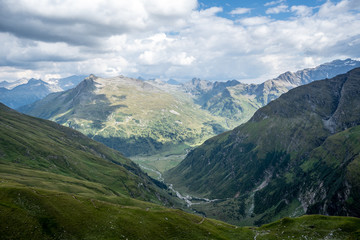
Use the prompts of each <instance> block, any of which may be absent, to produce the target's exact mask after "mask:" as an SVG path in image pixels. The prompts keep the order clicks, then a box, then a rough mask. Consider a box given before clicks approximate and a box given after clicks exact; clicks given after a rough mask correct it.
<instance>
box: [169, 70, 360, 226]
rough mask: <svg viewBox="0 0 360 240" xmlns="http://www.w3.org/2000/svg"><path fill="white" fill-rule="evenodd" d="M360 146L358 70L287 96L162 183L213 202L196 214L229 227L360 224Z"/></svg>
mask: <svg viewBox="0 0 360 240" xmlns="http://www.w3.org/2000/svg"><path fill="white" fill-rule="evenodd" d="M298 73H299V72H297V74H298ZM297 74H286V75H289V76H294V75H297ZM309 75H312V74H309ZM301 76H302V75H301ZM280 79H287V80H286V81H285V80H282V81H283V82H288V83H289V84H291V86H293V84H302V83H306V82H307V81H308V80H301V81H300V80H299V81H293V78H292V80H290V79H289V78H287V77H285V75H282V77H281V78H280ZM359 146H360V68H356V69H354V70H351V71H350V72H348V73H346V74H342V75H338V76H336V77H334V78H331V79H326V80H321V81H315V82H312V83H310V84H307V85H304V86H300V87H297V88H295V89H292V90H290V91H289V92H287V93H285V94H283V95H282V96H281V97H279V98H278V99H276V100H274V101H271V102H270V103H269V104H268V105H266V106H265V107H263V108H261V109H259V110H258V111H256V113H255V114H254V116H253V117H252V118H251V119H250V120H249V121H248V122H247V123H245V124H242V125H240V126H239V127H237V128H235V129H234V130H233V131H229V132H225V133H223V134H220V135H218V136H216V137H214V138H211V139H209V140H207V141H206V142H205V143H204V144H203V145H201V146H200V147H198V148H196V149H195V150H193V151H191V152H190V153H189V154H188V155H187V157H186V158H185V160H184V161H182V162H181V163H180V164H179V165H178V166H177V167H175V168H173V169H171V170H169V171H168V172H167V173H166V174H165V179H166V181H167V182H168V183H172V184H173V185H174V187H175V188H176V189H178V190H179V189H180V190H181V192H182V193H184V194H191V195H194V196H197V197H206V198H209V199H216V200H214V201H213V202H211V203H206V204H199V205H194V206H192V207H193V208H194V209H196V210H197V211H199V212H203V213H205V214H206V215H207V216H209V217H214V218H218V219H221V220H225V221H228V222H232V223H238V224H239V223H241V224H249V225H251V224H256V225H259V224H263V223H266V222H270V221H273V220H275V219H279V218H281V217H284V216H299V215H302V214H305V213H306V214H326V215H327V214H329V215H341V216H355V217H360V207H359V202H360V195H359V193H360V178H359V176H360V168H359V166H360V157H359V156H360V148H359Z"/></svg>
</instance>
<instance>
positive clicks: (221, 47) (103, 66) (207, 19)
mask: <svg viewBox="0 0 360 240" xmlns="http://www.w3.org/2000/svg"><path fill="white" fill-rule="evenodd" d="M0 41H1V44H0V81H3V80H7V81H14V80H17V79H20V78H41V79H43V80H47V79H50V78H60V77H67V76H70V75H88V74H95V75H98V76H101V77H113V76H118V75H124V76H128V77H140V76H141V77H142V78H145V79H150V78H159V79H165V80H166V79H176V80H179V81H187V80H190V79H192V78H194V77H198V78H201V79H207V80H231V79H237V80H240V81H244V82H255V83H258V82H262V81H265V80H268V79H271V78H274V77H276V76H278V75H279V74H281V73H283V72H286V71H296V70H299V69H303V68H308V67H315V66H317V65H320V64H322V63H325V62H329V61H332V60H334V59H345V58H353V59H359V58H360V1H359V0H237V1H235V0H233V1H230V0H199V1H196V0H177V1H168V0H131V1H128V0H92V1H87V0H76V1H74V0H17V1H16V4H14V1H12V0H0Z"/></svg>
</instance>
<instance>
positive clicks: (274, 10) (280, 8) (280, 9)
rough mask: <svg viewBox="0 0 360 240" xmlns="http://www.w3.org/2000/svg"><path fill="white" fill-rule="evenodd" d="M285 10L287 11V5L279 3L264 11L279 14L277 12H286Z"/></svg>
mask: <svg viewBox="0 0 360 240" xmlns="http://www.w3.org/2000/svg"><path fill="white" fill-rule="evenodd" d="M287 11H288V6H287V5H283V4H281V5H279V6H276V7H272V8H269V9H267V10H266V12H265V13H266V14H279V13H282V12H287Z"/></svg>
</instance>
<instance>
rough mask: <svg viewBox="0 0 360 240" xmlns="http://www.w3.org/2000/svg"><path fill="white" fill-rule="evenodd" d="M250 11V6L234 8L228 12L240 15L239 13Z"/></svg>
mask: <svg viewBox="0 0 360 240" xmlns="http://www.w3.org/2000/svg"><path fill="white" fill-rule="evenodd" d="M250 12H251V8H235V9H234V10H232V11H231V12H230V14H233V15H241V14H245V13H250Z"/></svg>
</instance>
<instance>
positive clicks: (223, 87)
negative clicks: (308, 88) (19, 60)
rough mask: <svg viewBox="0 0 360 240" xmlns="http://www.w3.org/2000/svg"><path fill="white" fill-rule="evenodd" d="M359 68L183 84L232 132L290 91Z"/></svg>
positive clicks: (349, 64)
mask: <svg viewBox="0 0 360 240" xmlns="http://www.w3.org/2000/svg"><path fill="white" fill-rule="evenodd" d="M357 67H360V61H356V60H352V59H346V60H335V61H332V62H329V63H325V64H322V65H320V66H318V67H316V68H308V69H304V70H300V71H297V72H295V73H292V72H286V73H283V74H281V75H279V76H278V77H277V78H274V79H271V80H267V81H265V82H263V83H261V84H244V83H241V82H238V81H237V80H231V81H227V82H210V81H205V80H200V79H193V80H192V81H191V82H189V83H186V84H184V85H183V89H185V91H186V92H188V93H189V94H191V95H192V96H193V97H194V99H195V102H196V103H197V104H199V105H201V107H202V108H203V109H205V110H208V111H209V112H210V113H211V114H213V115H215V116H220V117H224V118H225V119H227V123H228V128H229V129H232V128H234V127H236V126H238V125H239V124H240V123H244V122H246V121H247V120H249V119H250V118H251V117H252V115H253V114H254V112H255V111H256V110H257V109H259V108H260V107H263V106H265V105H266V104H268V103H269V102H270V101H272V100H274V99H276V98H278V97H279V96H280V95H281V94H283V93H285V92H287V91H289V90H290V89H292V88H295V87H298V86H301V85H304V84H307V83H310V82H313V81H315V80H321V79H325V78H331V77H335V76H336V75H338V74H342V73H346V72H348V71H350V70H351V69H354V68H357Z"/></svg>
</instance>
